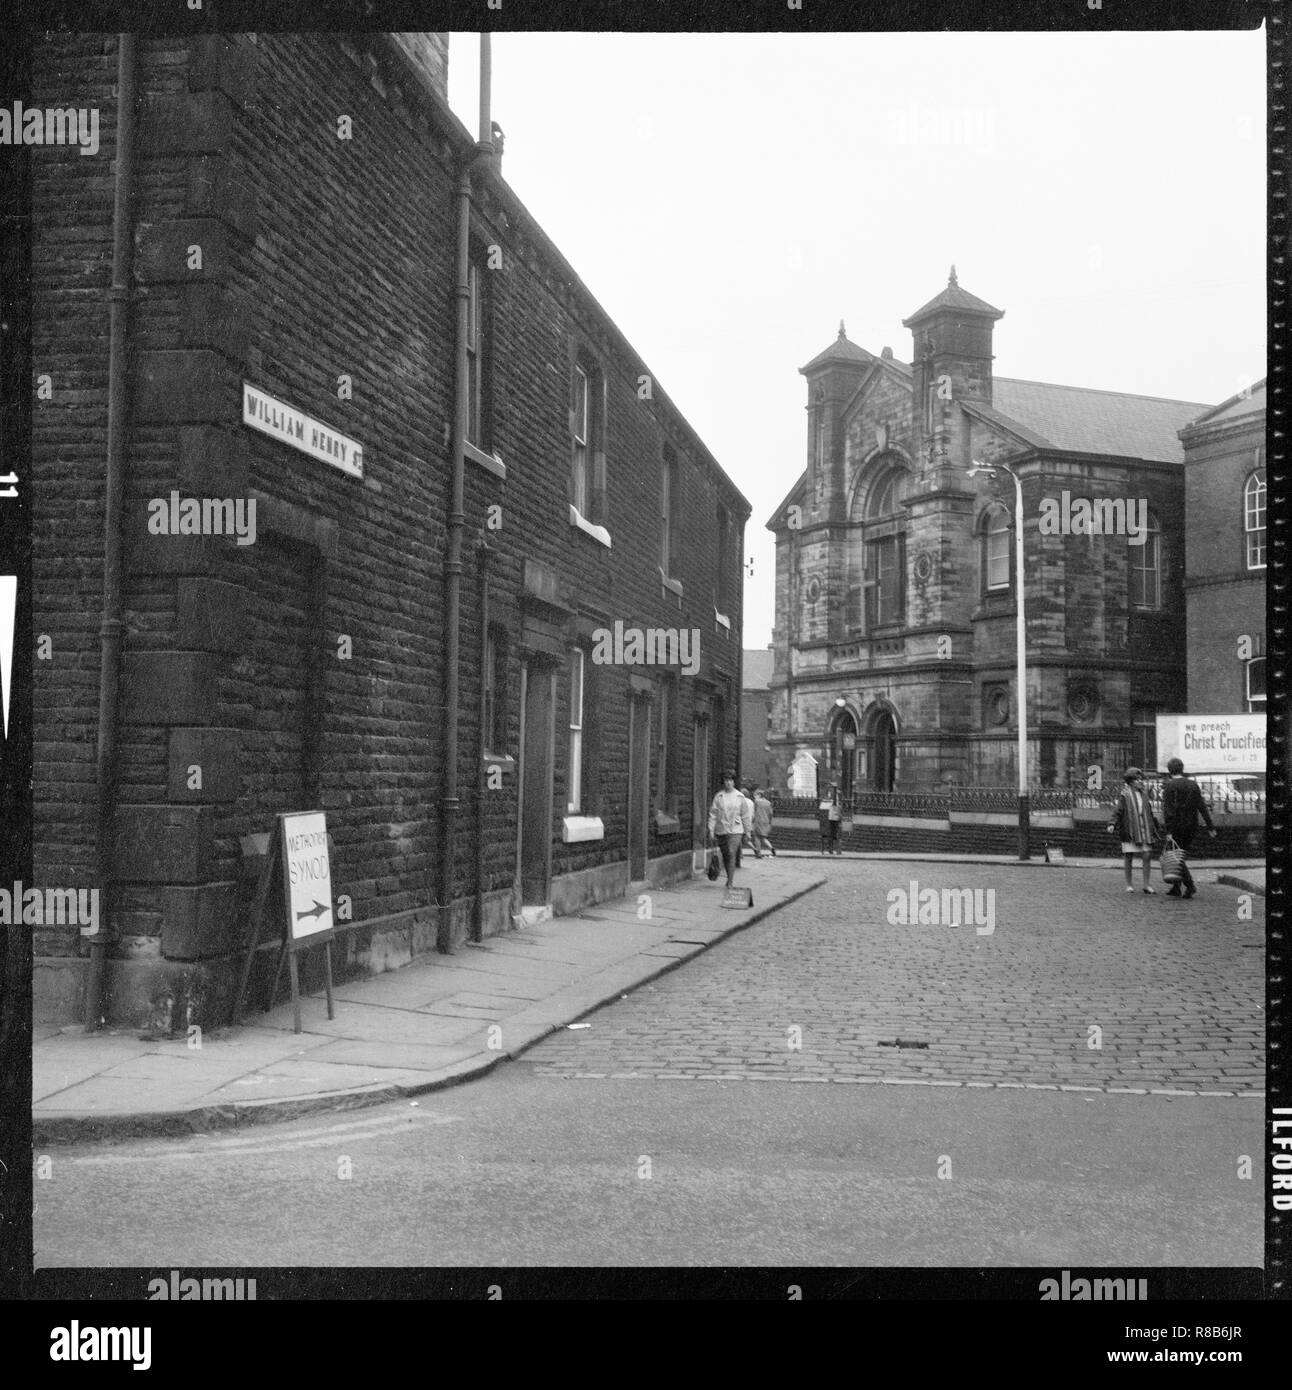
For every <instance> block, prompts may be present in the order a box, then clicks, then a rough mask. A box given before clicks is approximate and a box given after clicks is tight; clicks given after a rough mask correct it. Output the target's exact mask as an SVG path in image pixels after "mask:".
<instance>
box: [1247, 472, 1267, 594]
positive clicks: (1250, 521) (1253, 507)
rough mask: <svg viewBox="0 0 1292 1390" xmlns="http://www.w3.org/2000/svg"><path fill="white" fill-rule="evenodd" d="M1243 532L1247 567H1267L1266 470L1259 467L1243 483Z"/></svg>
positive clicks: (1250, 568)
mask: <svg viewBox="0 0 1292 1390" xmlns="http://www.w3.org/2000/svg"><path fill="white" fill-rule="evenodd" d="M1243 533H1244V539H1245V542H1246V553H1247V568H1248V569H1249V570H1263V569H1264V568H1265V470H1264V469H1263V468H1258V469H1257V470H1256V472H1255V473H1252V474H1250V475H1249V476H1248V479H1247V482H1246V483H1245V484H1244V485H1243Z"/></svg>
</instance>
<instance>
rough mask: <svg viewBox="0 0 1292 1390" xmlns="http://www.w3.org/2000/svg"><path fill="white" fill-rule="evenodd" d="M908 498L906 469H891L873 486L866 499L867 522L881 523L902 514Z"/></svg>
mask: <svg viewBox="0 0 1292 1390" xmlns="http://www.w3.org/2000/svg"><path fill="white" fill-rule="evenodd" d="M905 496H906V469H904V468H890V469H889V470H888V472H887V473H885V474H883V476H882V477H879V478H877V479H876V480H875V482H874V483H873V484H872V485H871V488H870V492H869V493H868V494H867V499H866V520H867V521H879V520H880V519H881V518H883V517H889V516H895V515H897V514H898V513H900V512H901V509H902V498H903V497H905Z"/></svg>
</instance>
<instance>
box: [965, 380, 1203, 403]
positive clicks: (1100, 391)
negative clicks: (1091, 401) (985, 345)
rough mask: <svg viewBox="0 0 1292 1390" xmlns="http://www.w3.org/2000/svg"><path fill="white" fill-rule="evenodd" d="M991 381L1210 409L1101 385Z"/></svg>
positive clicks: (1163, 397)
mask: <svg viewBox="0 0 1292 1390" xmlns="http://www.w3.org/2000/svg"><path fill="white" fill-rule="evenodd" d="M992 381H993V383H996V382H1002V381H1012V382H1014V383H1015V384H1016V385H1018V386H1052V387H1053V388H1054V389H1055V390H1057V391H1084V392H1086V393H1087V394H1088V395H1091V396H1124V397H1125V398H1126V399H1127V400H1131V401H1160V402H1161V403H1162V404H1163V405H1200V406H1203V407H1204V408H1206V409H1210V406H1208V405H1207V402H1206V401H1186V400H1181V399H1180V397H1178V396H1145V395H1141V394H1140V393H1139V392H1138V391H1109V390H1106V389H1105V388H1104V387H1102V386H1067V385H1065V384H1064V383H1063V382H1061V381H1034V380H1032V379H1031V378H1030V377H1022V376H993V377H992Z"/></svg>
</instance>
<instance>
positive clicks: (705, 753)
mask: <svg viewBox="0 0 1292 1390" xmlns="http://www.w3.org/2000/svg"><path fill="white" fill-rule="evenodd" d="M708 834H709V721H708V720H707V719H697V720H696V721H695V744H694V752H693V754H692V757H691V843H692V844H693V845H702V844H704V842H705V840H706V839H707V838H708Z"/></svg>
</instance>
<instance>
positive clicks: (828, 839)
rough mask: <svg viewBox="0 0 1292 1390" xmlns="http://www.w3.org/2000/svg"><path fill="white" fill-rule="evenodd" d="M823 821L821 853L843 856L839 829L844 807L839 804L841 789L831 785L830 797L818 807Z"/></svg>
mask: <svg viewBox="0 0 1292 1390" xmlns="http://www.w3.org/2000/svg"><path fill="white" fill-rule="evenodd" d="M818 815H819V817H820V821H821V853H822V854H842V853H843V850H841V849H840V848H839V829H840V825H841V823H842V820H843V807H842V806H841V805H840V804H839V787H838V784H837V783H834V782H832V783H831V784H830V795H829V796H827V797H825V798H823V799H822V801H821V805H820V806H819V807H818Z"/></svg>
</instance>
